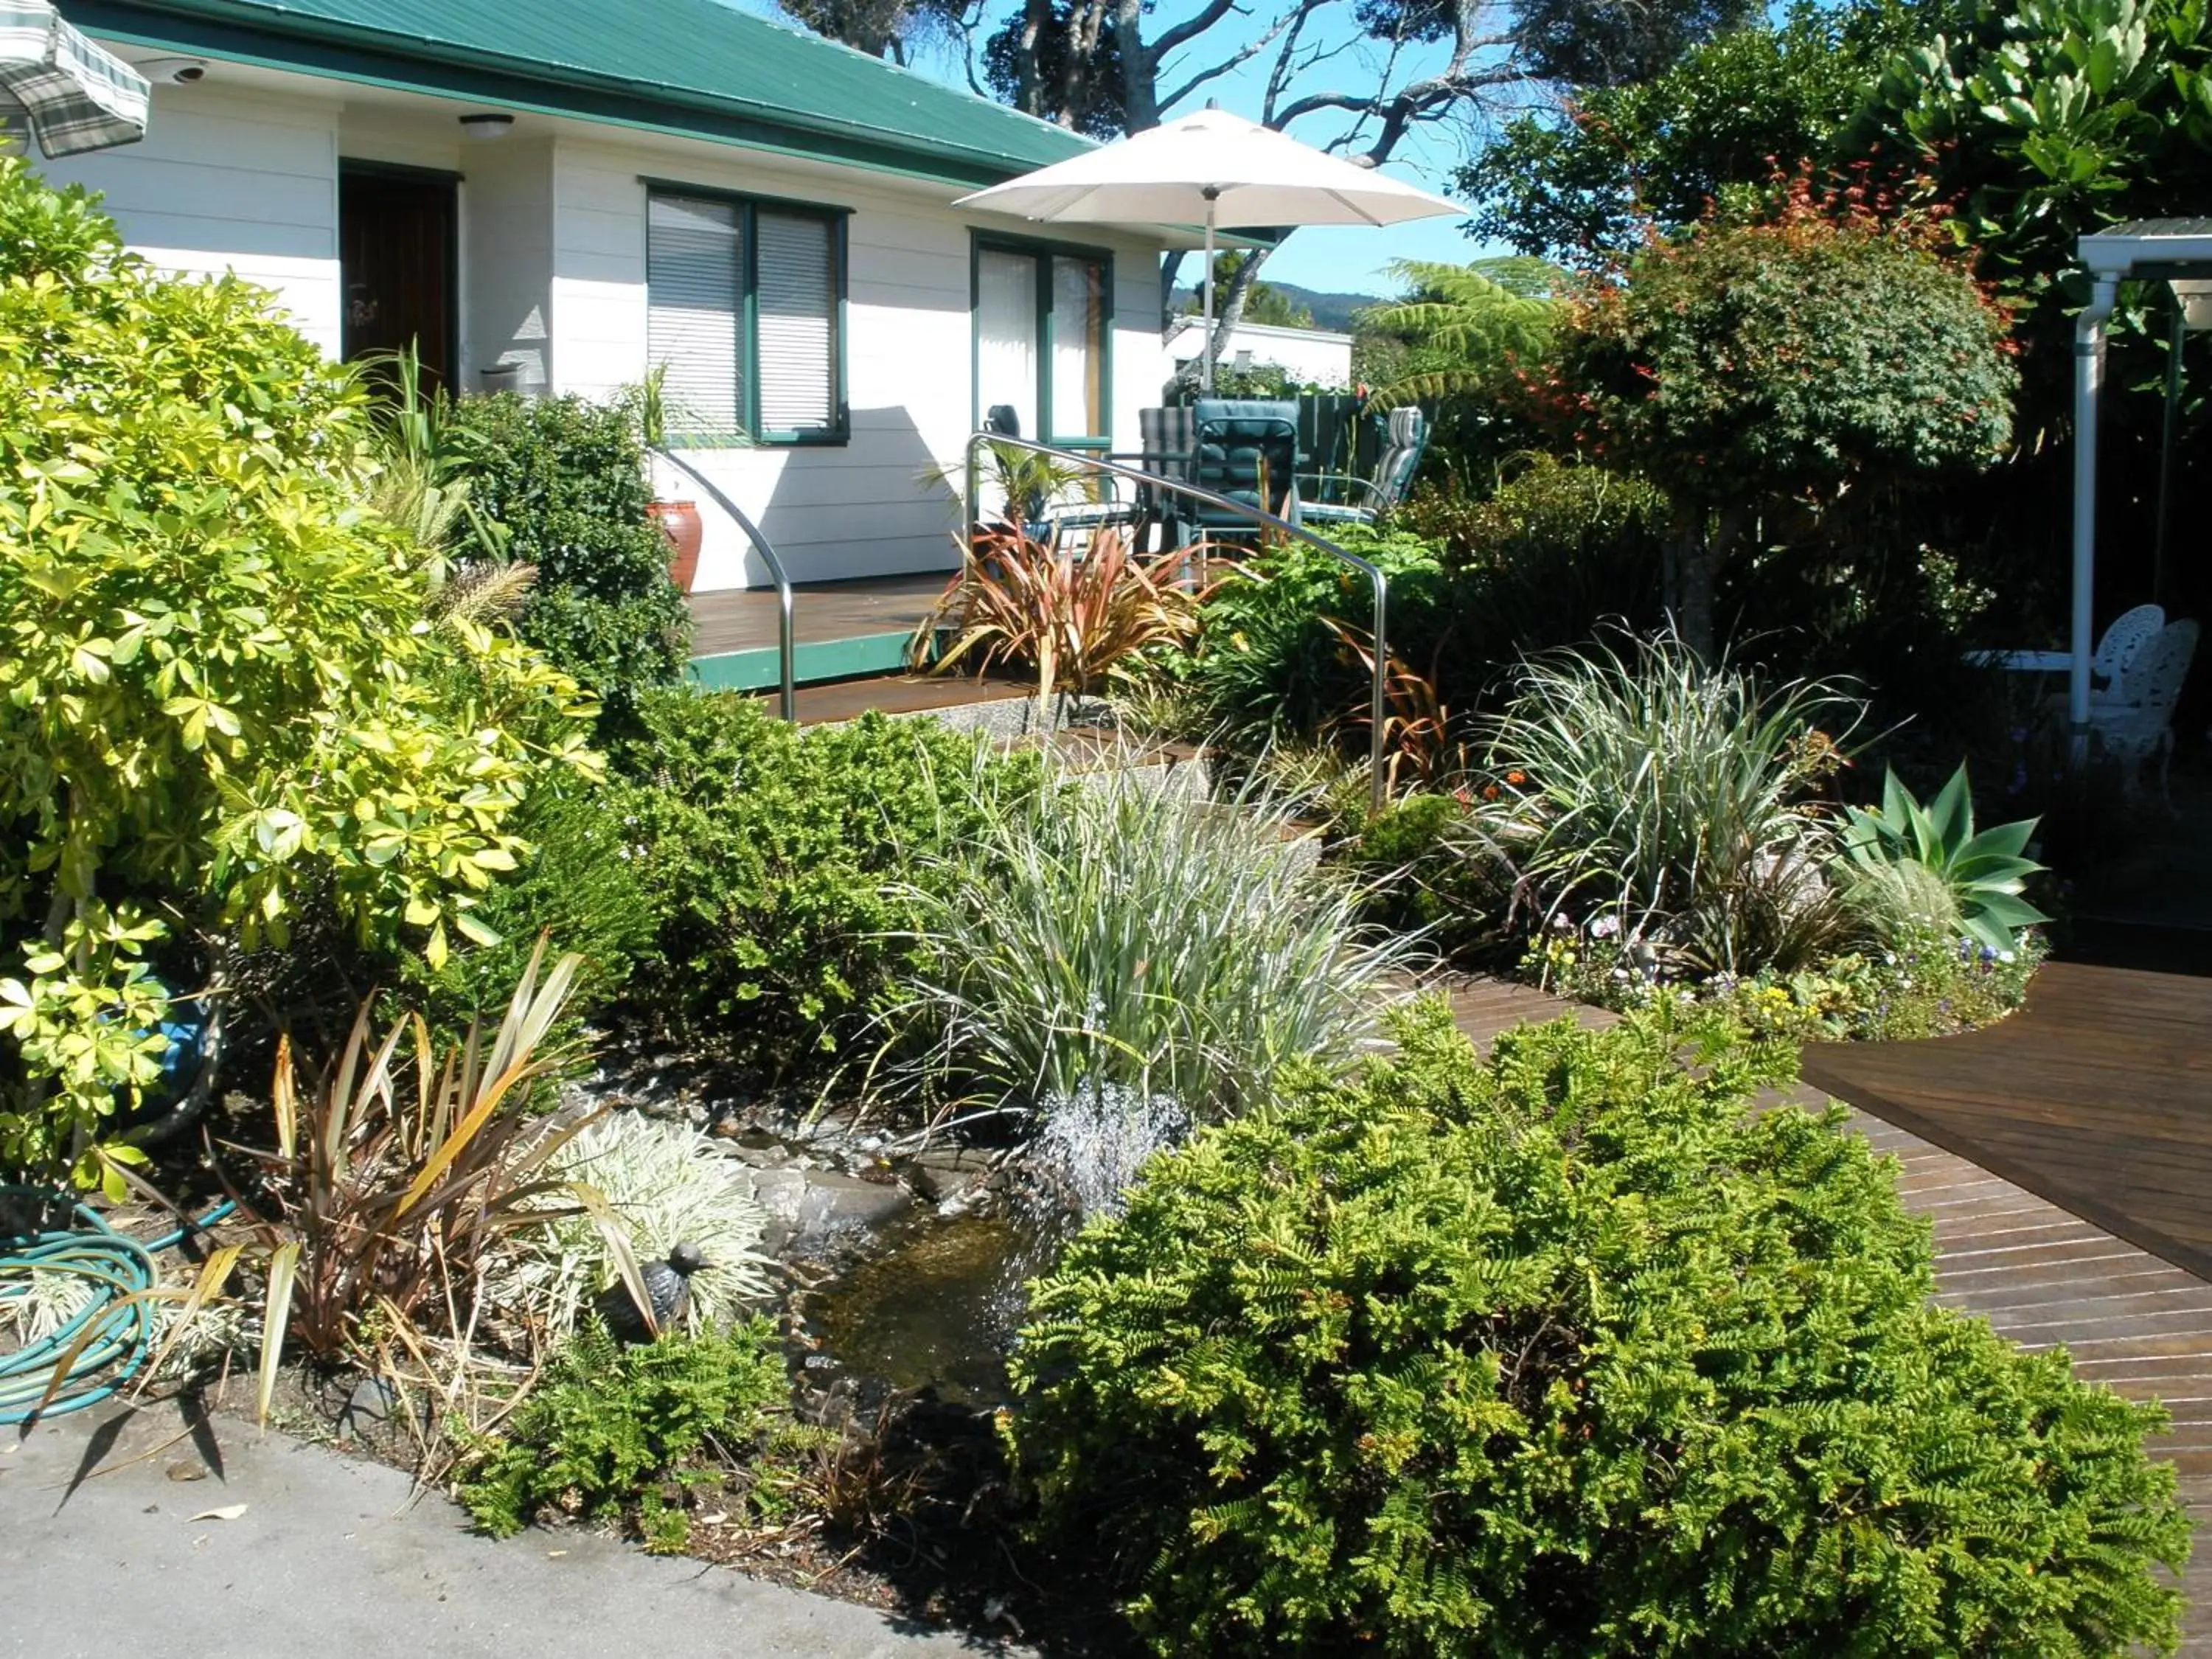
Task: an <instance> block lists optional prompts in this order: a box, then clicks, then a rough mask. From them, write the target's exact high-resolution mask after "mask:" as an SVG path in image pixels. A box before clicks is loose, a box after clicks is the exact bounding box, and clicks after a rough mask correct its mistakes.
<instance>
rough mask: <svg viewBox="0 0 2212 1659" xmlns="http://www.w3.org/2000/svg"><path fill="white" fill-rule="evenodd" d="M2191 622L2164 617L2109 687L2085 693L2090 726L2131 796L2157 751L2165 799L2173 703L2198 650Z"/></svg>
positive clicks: (2167, 796)
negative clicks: (2165, 620)
mask: <svg viewBox="0 0 2212 1659" xmlns="http://www.w3.org/2000/svg"><path fill="white" fill-rule="evenodd" d="M2196 654H2197V624H2196V623H2193V622H2177V623H2167V624H2166V626H2165V627H2163V628H2161V629H2159V630H2158V632H2157V633H2155V634H2154V635H2151V637H2150V638H2149V640H2148V641H2147V642H2145V643H2144V644H2142V646H2140V647H2138V648H2137V649H2136V652H2135V653H2134V654H2133V655H2132V656H2131V657H2130V658H2129V659H2128V661H2127V665H2126V666H2124V668H2122V669H2121V670H2120V671H2119V673H2118V677H2117V678H2115V679H2114V681H2113V683H2112V688H2111V690H2105V691H2096V692H2093V693H2091V695H2090V697H2089V730H2090V732H2091V733H2092V734H2093V736H2094V737H2095V738H2096V739H2097V740H2098V742H2099V743H2100V744H2103V746H2104V750H2105V752H2106V754H2108V755H2110V756H2111V757H2112V758H2113V759H2114V760H2116V761H2118V763H2120V767H2121V770H2122V775H2123V776H2124V779H2125V781H2126V787H2127V792H2128V794H2129V796H2130V799H2132V798H2133V797H2134V796H2135V795H2136V793H2139V792H2138V788H2137V783H2138V774H2139V772H2140V771H2141V769H2142V763H2144V762H2145V761H2147V760H2148V759H2149V758H2150V757H2152V756H2153V755H2155V756H2157V757H2158V763H2159V766H2158V787H2159V793H2160V794H2161V795H2164V796H2166V799H2167V800H2168V801H2169V802H2170V801H2171V800H2172V796H2171V794H2170V793H2167V786H2166V777H2167V772H2168V769H2170V767H2171V766H2172V760H2173V705H2174V704H2175V703H2176V702H2179V701H2180V697H2181V685H2182V682H2183V681H2184V680H2185V679H2187V678H2189V665H2190V662H2191V659H2193V658H2194V657H2195V656H2196Z"/></svg>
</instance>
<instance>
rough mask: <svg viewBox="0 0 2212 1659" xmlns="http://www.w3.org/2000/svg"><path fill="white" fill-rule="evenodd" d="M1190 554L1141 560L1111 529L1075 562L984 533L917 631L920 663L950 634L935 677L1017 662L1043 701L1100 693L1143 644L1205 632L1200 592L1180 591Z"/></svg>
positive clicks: (1024, 539)
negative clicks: (943, 633) (1062, 694)
mask: <svg viewBox="0 0 2212 1659" xmlns="http://www.w3.org/2000/svg"><path fill="white" fill-rule="evenodd" d="M1187 560H1188V553H1187V552H1186V551H1183V550H1173V551H1170V552H1166V553H1161V554H1157V555H1155V556H1152V557H1151V558H1149V559H1146V558H1140V557H1139V556H1136V555H1135V554H1134V553H1133V552H1132V551H1131V550H1130V547H1129V544H1128V543H1127V540H1126V539H1125V538H1123V537H1122V536H1121V534H1120V533H1118V532H1115V531H1113V530H1101V531H1099V532H1097V534H1096V535H1095V536H1093V537H1092V538H1091V545H1090V548H1089V550H1087V551H1086V552H1084V553H1080V554H1077V555H1073V556H1065V555H1062V554H1060V552H1059V551H1057V550H1055V549H1054V548H1052V547H1050V546H1048V545H1047V544H1044V543H1042V542H1039V541H1036V540H1034V539H1033V538H1030V537H1028V536H1025V535H1023V534H1021V533H1019V532H1015V531H1011V530H1004V531H987V532H979V533H978V534H977V536H976V537H975V546H974V547H973V549H972V550H969V552H968V553H966V554H965V555H964V556H963V559H962V562H961V568H960V571H959V574H957V575H955V576H954V577H953V579H952V580H951V584H950V585H949V586H947V587H946V588H945V593H944V596H943V597H942V598H940V599H939V600H938V602H937V605H936V608H935V609H934V610H933V611H931V613H930V615H929V616H928V617H927V619H926V620H925V621H924V622H923V623H922V624H921V627H920V628H919V629H916V630H915V643H914V654H915V661H916V663H917V665H919V664H920V663H921V661H922V660H923V659H926V658H927V655H928V652H929V649H930V647H931V645H932V643H933V641H934V640H935V638H936V636H937V635H938V633H939V631H940V630H945V629H950V630H951V631H952V633H953V639H952V642H951V645H950V646H948V647H946V648H945V651H944V652H943V653H941V654H940V655H939V657H938V659H937V661H936V665H935V671H936V672H938V673H940V674H942V673H949V672H951V671H952V670H953V669H954V668H956V667H957V666H959V665H961V664H963V663H966V664H968V665H970V666H972V667H974V668H975V670H976V671H978V672H980V673H987V672H988V671H990V670H991V669H992V668H993V667H994V666H997V665H1002V664H1012V663H1019V664H1023V665H1031V666H1034V667H1035V668H1036V676H1037V696H1038V697H1039V698H1040V699H1042V698H1045V697H1048V696H1051V695H1052V694H1053V693H1054V692H1055V691H1059V690H1073V691H1076V692H1090V691H1093V690H1097V688H1098V686H1099V685H1100V684H1102V683H1103V681H1104V680H1105V679H1106V678H1107V677H1108V676H1109V675H1110V674H1112V673H1114V672H1115V671H1116V670H1118V669H1119V668H1121V666H1122V665H1124V664H1126V663H1127V661H1128V659H1130V658H1131V657H1133V656H1134V655H1135V654H1136V653H1138V652H1139V651H1142V650H1144V649H1145V648H1146V647H1148V646H1154V645H1164V644H1170V643H1174V642H1177V641H1182V640H1187V639H1188V638H1189V637H1191V635H1194V634H1195V633H1196V632H1197V631H1198V617H1199V605H1200V600H1201V599H1202V598H1203V595H1201V594H1200V593H1197V592H1193V591H1191V590H1190V589H1188V588H1186V587H1182V586H1178V585H1177V582H1178V579H1179V577H1180V576H1181V574H1182V566H1183V565H1184V563H1185V562H1186V561H1187Z"/></svg>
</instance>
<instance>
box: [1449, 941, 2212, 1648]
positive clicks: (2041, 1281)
mask: <svg viewBox="0 0 2212 1659" xmlns="http://www.w3.org/2000/svg"><path fill="white" fill-rule="evenodd" d="M2171 978H2172V976H2171V975H2154V974H2132V973H2128V972H2125V971H2123V970H2118V969H2090V968H2081V967H2078V966H2069V965H2068V964H2064V963H2052V964H2050V965H2048V966H2046V967H2045V969H2043V971H2042V972H2041V973H2040V974H2039V975H2037V978H2036V981H2035V983H2034V986H2033V988H2032V990H2031V993H2030V995H2029V999H2028V1003H2027V1006H2026V1007H2025V1008H2024V1009H2022V1010H2021V1012H2020V1013H2018V1014H2016V1015H2015V1016H2014V1017H2013V1018H2011V1019H2009V1020H2007V1021H2004V1022H2003V1023H2002V1024H1998V1025H1996V1026H1992V1027H1990V1028H1989V1029H1988V1030H1984V1031H1978V1032H1974V1033H1972V1034H1970V1035H1968V1036H1959V1037H1944V1038H1940V1039H1937V1040H1936V1041H1933V1042H1910V1043H1856V1044H1853V1043H1820V1044H1814V1045H1813V1046H1812V1047H1810V1048H1808V1050H1807V1051H1806V1055H1805V1072H1806V1077H1807V1079H1808V1083H1807V1085H1801V1087H1800V1088H1799V1090H1798V1091H1796V1092H1795V1095H1794V1096H1793V1098H1794V1099H1796V1101H1798V1102H1799V1103H1803V1104H1806V1105H1808V1106H1811V1107H1818V1106H1819V1105H1820V1104H1821V1103H1822V1101H1823V1098H1824V1097H1826V1096H1834V1097H1839V1098H1841V1099H1843V1100H1844V1101H1845V1102H1847V1103H1850V1105H1851V1106H1852V1108H1853V1109H1852V1113H1851V1125H1852V1127H1853V1128H1854V1129H1856V1130H1857V1132H1858V1133H1860V1134H1862V1135H1863V1136H1865V1137H1866V1139H1867V1140H1868V1142H1869V1144H1870V1145H1871V1146H1874V1147H1875V1150H1876V1151H1878V1152H1885V1153H1887V1154H1889V1155H1890V1156H1891V1157H1893V1158H1896V1159H1897V1160H1898V1188H1899V1193H1900V1194H1901V1195H1902V1197H1903V1199H1904V1200H1905V1207H1906V1208H1907V1209H1909V1210H1911V1211H1912V1212H1914V1213H1915V1214H1917V1215H1923V1216H1926V1217H1928V1218H1929V1219H1930V1221H1931V1222H1932V1223H1933V1224H1934V1227H1935V1234H1936V1300H1937V1301H1939V1302H1941V1303H1942V1304H1945V1305H1946V1306H1949V1307H1954V1308H1958V1309H1960V1310H1963V1311H1965V1312H1967V1313H1972V1314H1977V1315H1979V1316H1981V1317H1983V1318H1984V1319H1986V1320H1988V1321H1989V1322H1990V1325H1991V1326H1992V1327H1993V1328H1996V1330H1997V1331H1999V1332H2000V1333H2002V1334H2004V1335H2006V1336H2008V1337H2011V1338H2012V1339H2013V1340H2015V1341H2016V1342H2019V1343H2020V1344H2021V1345H2022V1346H2025V1347H2029V1348H2037V1349H2041V1348H2050V1347H2054V1346H2061V1345H2063V1346H2064V1347H2065V1348H2066V1350H2067V1352H2069V1355H2070V1356H2071V1357H2072V1358H2073V1362H2074V1369H2075V1374H2076V1375H2078V1376H2081V1377H2083V1378H2085V1379H2087V1380H2088V1381H2090V1382H2093V1383H2103V1384H2104V1385H2106V1387H2109V1388H2111V1389H2112V1390H2113V1391H2114V1392H2115V1393H2117V1394H2119V1395H2124V1396H2125V1397H2126V1398H2128V1399H2131V1400H2159V1401H2164V1402H2165V1405H2166V1409H2167V1410H2168V1411H2169V1412H2170V1413H2172V1418H2173V1427H2172V1431H2171V1432H2170V1433H2168V1434H2166V1435H2165V1436H2163V1437H2160V1439H2159V1440H2157V1441H2154V1443H2152V1446H2151V1451H2152V1454H2153V1455H2154V1456H2158V1457H2162V1458H2164V1459H2166V1461H2168V1462H2171V1463H2172V1464H2173V1466H2174V1468H2175V1470H2176V1472H2177V1474H2179V1478H2180V1483H2181V1498H2182V1501H2183V1503H2184V1504H2185V1505H2186V1506H2187V1508H2188V1510H2189V1511H2190V1514H2191V1517H2192V1518H2193V1519H2195V1520H2196V1522H2197V1526H2198V1528H2199V1532H2200V1537H2199V1540H2198V1544H2197V1554H2196V1556H2195V1557H2194V1559H2191V1562H2190V1564H2189V1566H2188V1568H2187V1570H2186V1571H2185V1573H2184V1574H2183V1578H2182V1589H2183V1591H2184V1593H2185V1595H2187V1597H2188V1601H2189V1607H2188V1612H2187V1614H2186V1624H2185V1632H2186V1634H2185V1639H2184V1642H2183V1645H2182V1652H2183V1653H2184V1654H2185V1655H2188V1656H2191V1659H2212V1536H2205V1535H2203V1529H2204V1524H2205V1521H2206V1519H2207V1517H2212V1284H2208V1283H2207V1282H2206V1280H2205V1279H2203V1278H2200V1277H2199V1276H2198V1274H2197V1273H2196V1272H2192V1271H2188V1270H2187V1267H2186V1266H2185V1265H2177V1262H2179V1261H2181V1258H2183V1257H2185V1256H2192V1255H2193V1256H2194V1257H2195V1259H2198V1260H2201V1259H2203V1256H2202V1254H2201V1253H2202V1252H2203V1249H2205V1245H2206V1241H2207V1238H2208V1235H2212V1225H2208V1222H2212V1217H2209V1216H2208V1209H2212V1182H2207V1181H2206V1180H2205V1178H2204V1172H2205V1171H2206V1170H2208V1169H2212V1157H2208V1144H2209V1143H2212V1097H2208V1091H2207V1085H2208V1075H2212V1023H2208V1021H2212V982H2208V981H2197V980H2188V981H2182V982H2180V983H2178V984H2175V983H2166V982H2163V981H2167V980H2169V979H2171ZM1451 1000H1452V1012H1453V1015H1454V1017H1455V1020H1456V1022H1457V1023H1458V1024H1459V1027H1460V1029H1461V1030H1464V1031H1466V1032H1467V1033H1468V1035H1469V1036H1473V1037H1474V1039H1475V1040H1476V1042H1479V1043H1481V1044H1484V1045H1487V1044H1488V1042H1489V1041H1490V1040H1491V1038H1492V1037H1493V1036H1496V1035H1497V1034H1498V1032H1499V1031H1501V1030H1505V1029H1506V1028H1507V1027H1509V1026H1512V1025H1515V1024H1520V1023H1522V1021H1525V1020H1543V1019H1554V1018H1559V1016H1560V1015H1561V1014H1564V1013H1569V1012H1572V1013H1574V1014H1575V1015H1576V1016H1577V1018H1581V1019H1583V1021H1584V1022H1585V1023H1589V1024H1601V1023H1604V1022H1606V1021H1607V1020H1608V1019H1609V1018H1611V1016H1609V1015H1607V1014H1605V1013H1602V1012H1599V1011H1597V1010H1595V1009H1589V1008H1575V1007H1572V1006H1571V1005H1569V1004H1567V1003H1565V1002H1562V1001H1560V1000H1559V999H1557V998H1554V997H1548V996H1546V995H1545V994H1543V993H1541V992H1540V991H1534V990H1530V989H1529V988H1528V987H1525V986H1520V985H1510V984H1505V983H1502V982H1499V981H1481V980H1477V981H1468V982H1466V983H1464V984H1462V985H1460V986H1458V987H1455V989H1454V991H1453V993H1452V998H1451ZM1923 1125H1925V1126H1926V1127H1925V1129H1924V1130H1922V1126H1923ZM2192 1127H2193V1130H2194V1133H2191V1130H2192ZM1916 1131H1921V1132H1920V1133H1916ZM1923 1134H1924V1136H1925V1138H1923ZM1939 1135H1940V1136H1941V1137H1942V1139H1940V1140H1939V1139H1937V1137H1938V1136H1939ZM2000 1165H2003V1166H2007V1167H2006V1169H2005V1170H2000V1168H1999V1167H1998V1166H2000ZM2013 1171H2016V1172H2017V1176H2018V1179H2017V1180H2015V1179H2011V1178H2008V1173H2009V1172H2013ZM2192 1193H2194V1194H2195V1200H2194V1201H2195V1205H2196V1208H2195V1210H2194V1212H2193V1213H2192V1212H2191V1208H2190V1205H2191V1194H2192ZM2054 1200H2056V1201H2054ZM2091 1212H2095V1213H2094V1214H2092V1213H2091ZM2107 1218H2109V1220H2108V1219H2107ZM2130 1239H2135V1240H2137V1241H2138V1242H2135V1243H2131V1242H2130ZM2152 1239H2157V1240H2160V1241H2161V1242H2162V1243H2164V1244H2165V1246H2166V1248H2160V1247H2159V1246H2158V1245H2153V1246H2152V1247H2151V1248H2149V1249H2145V1248H2142V1245H2143V1244H2144V1243H2148V1242H2149V1241H2150V1240H2152ZM2192 1241H2193V1242H2192Z"/></svg>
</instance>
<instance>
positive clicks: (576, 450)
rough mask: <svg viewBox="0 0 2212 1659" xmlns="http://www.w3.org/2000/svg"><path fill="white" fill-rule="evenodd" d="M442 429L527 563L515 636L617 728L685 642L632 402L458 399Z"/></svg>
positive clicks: (477, 505) (511, 554)
mask: <svg viewBox="0 0 2212 1659" xmlns="http://www.w3.org/2000/svg"><path fill="white" fill-rule="evenodd" d="M452 427H453V430H452V434H451V437H450V441H451V443H452V444H453V447H454V449H455V451H456V452H457V453H458V454H459V457H460V471H461V474H462V476H463V477H465V478H466V479H467V480H468V487H469V501H470V503H471V507H473V508H474V509H475V511H477V513H481V514H482V515H483V516H484V517H485V518H488V519H489V520H492V521H493V522H495V523H496V524H498V525H499V526H501V529H502V530H503V531H504V532H506V533H505V537H504V539H503V544H502V546H501V552H502V553H503V555H504V556H506V557H507V558H509V559H516V560H521V561H523V562H527V563H529V564H532V565H534V566H536V567H537V570H538V580H537V582H536V584H535V585H534V586H533V587H532V590H531V592H530V597H529V599H528V600H527V601H526V604H525V605H524V606H523V610H522V617H521V623H520V628H521V633H522V636H523V638H525V639H526V640H528V641H530V642H531V643H532V644H533V645H535V646H537V647H539V648H540V649H541V650H543V651H544V653H545V654H546V655H547V656H549V657H550V658H551V659H553V660H554V661H555V662H556V663H557V664H558V665H560V666H561V667H562V668H563V669H565V670H567V671H568V672H569V673H571V674H574V676H575V677H576V678H578V679H580V680H581V681H582V682H583V683H584V684H586V685H589V686H592V687H593V688H594V689H596V690H598V691H599V693H600V695H601V696H604V697H605V698H607V699H608V702H609V703H610V705H611V709H612V712H613V713H614V714H615V715H616V716H617V720H618V721H619V720H623V719H626V718H627V717H628V714H629V705H630V702H631V700H632V699H633V698H635V696H636V695H637V694H638V692H639V691H641V690H643V689H645V688H647V687H650V686H655V685H666V684H670V683H671V682H672V681H674V680H675V679H676V678H677V677H678V675H680V674H681V673H682V672H683V671H684V659H685V657H686V655H687V654H688V653H689V649H690V636H691V619H690V612H689V611H686V610H685V609H684V596H683V595H682V594H681V593H679V592H678V591H677V588H676V584H675V583H674V582H672V581H671V580H669V578H668V541H667V538H666V537H665V535H664V534H663V533H662V532H661V529H660V526H659V524H658V523H657V522H655V521H654V520H653V517H652V506H653V486H652V483H651V482H650V480H649V479H648V477H647V473H646V457H645V448H644V441H643V438H642V435H641V428H640V426H639V421H638V413H637V410H636V409H635V406H634V405H633V404H627V403H622V402H617V403H612V404H594V403H591V402H588V401H586V399H584V398H575V397H567V398H520V397H516V396H514V395H513V394H511V393H510V394H507V395H504V396H501V397H497V398H469V399H467V400H465V401H464V402H462V403H460V404H456V405H455V406H454V410H453V419H452Z"/></svg>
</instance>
